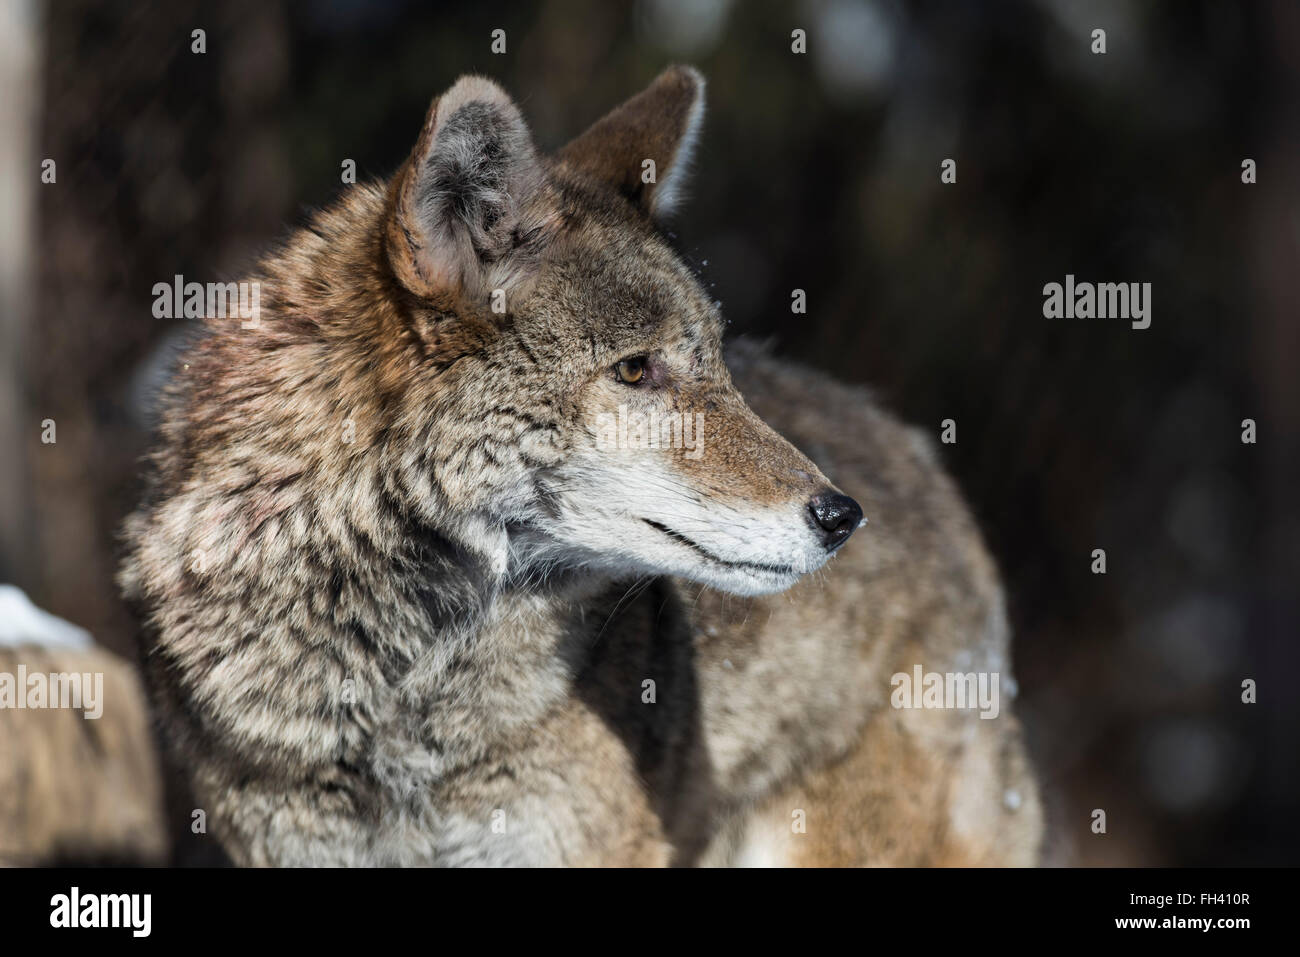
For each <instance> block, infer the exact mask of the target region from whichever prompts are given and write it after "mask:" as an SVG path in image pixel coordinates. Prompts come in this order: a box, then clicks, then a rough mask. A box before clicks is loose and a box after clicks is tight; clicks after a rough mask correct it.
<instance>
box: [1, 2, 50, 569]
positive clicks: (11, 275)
mask: <svg viewBox="0 0 1300 957" xmlns="http://www.w3.org/2000/svg"><path fill="white" fill-rule="evenodd" d="M40 13H41V11H40V9H39V7H38V5H37V4H36V2H35V0H13V2H10V3H5V4H0V90H3V91H4V95H3V96H0V581H11V582H14V583H15V584H17V585H19V586H30V584H31V583H30V582H28V581H24V580H23V578H24V576H25V575H26V574H27V570H28V569H29V568H30V567H31V562H30V557H31V545H32V524H31V510H30V508H29V505H28V503H29V502H30V501H31V497H30V495H29V491H30V488H29V475H28V469H27V450H28V444H29V442H30V441H31V439H32V436H33V435H34V429H35V428H37V427H38V425H39V423H38V422H37V421H36V420H35V418H34V416H33V415H32V414H31V412H30V410H29V408H28V405H27V377H26V375H25V374H24V370H25V368H26V357H27V350H28V347H29V342H30V337H29V335H28V327H29V325H30V323H31V320H32V309H31V305H32V296H33V292H34V288H35V287H34V283H33V280H32V270H31V267H32V261H33V256H32V250H33V248H34V247H35V242H36V237H35V232H36V219H35V207H36V188H37V186H38V185H39V183H40V178H39V177H40V167H39V160H38V158H37V155H36V148H35V147H36V143H35V139H36V128H37V126H36V120H37V116H38V114H39V105H40V83H39V78H40V58H41V57H40V46H41V45H40V39H39V38H40V28H41V18H40Z"/></svg>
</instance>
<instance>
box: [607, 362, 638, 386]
mask: <svg viewBox="0 0 1300 957" xmlns="http://www.w3.org/2000/svg"><path fill="white" fill-rule="evenodd" d="M614 373H615V374H616V375H617V376H618V381H619V382H626V383H627V384H628V385H636V383H638V382H640V381H641V379H642V377H643V376H645V356H633V357H632V358H630V359H624V360H623V361H621V362H620V363H619V364H618V365H616V366H614Z"/></svg>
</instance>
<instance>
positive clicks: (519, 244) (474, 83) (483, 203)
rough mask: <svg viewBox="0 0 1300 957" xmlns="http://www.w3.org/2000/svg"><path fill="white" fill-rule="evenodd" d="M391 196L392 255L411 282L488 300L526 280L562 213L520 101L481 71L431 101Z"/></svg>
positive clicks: (388, 230)
mask: <svg viewBox="0 0 1300 957" xmlns="http://www.w3.org/2000/svg"><path fill="white" fill-rule="evenodd" d="M389 203H390V209H389V213H388V218H387V221H386V223H385V226H384V233H385V236H384V241H385V244H386V246H387V249H388V258H389V262H390V263H391V264H392V267H393V271H394V273H395V274H396V275H397V278H398V280H399V281H400V282H401V283H402V285H404V286H405V287H406V288H408V289H410V290H411V291H412V292H414V293H415V294H416V295H419V296H422V297H426V298H432V297H437V296H442V295H446V294H448V293H452V294H459V295H464V296H467V297H469V298H472V299H480V298H485V297H487V296H488V295H489V294H490V293H491V291H492V290H493V289H498V288H507V289H508V288H510V287H512V286H514V285H516V284H517V283H518V282H520V281H521V280H522V279H525V278H526V277H527V275H528V274H529V273H530V272H531V271H532V270H533V269H534V268H535V266H536V264H537V261H538V260H539V259H540V256H541V253H542V250H543V249H544V247H545V245H546V243H547V241H548V240H549V238H550V236H551V235H552V233H553V232H554V228H555V226H556V225H557V224H558V222H559V204H558V202H557V201H556V199H555V196H554V193H553V190H552V189H551V187H550V185H549V183H548V181H547V178H546V174H545V172H544V171H543V169H542V166H541V163H540V162H539V161H538V158H537V152H536V150H535V149H534V147H533V142H532V137H531V136H530V135H529V132H528V127H527V125H526V124H525V123H524V120H523V117H522V116H521V115H520V113H519V108H518V107H517V106H515V104H514V102H513V101H512V100H511V99H510V97H509V96H507V95H506V93H505V92H504V91H503V90H502V89H501V88H500V87H499V86H497V85H496V84H495V83H493V82H492V81H490V80H486V79H484V78H482V77H475V76H466V77H461V79H459V80H458V81H456V84H455V85H454V86H452V88H451V89H450V90H448V91H447V92H446V93H444V94H443V95H442V96H441V97H439V98H438V99H436V100H434V102H433V105H432V106H430V107H429V114H428V117H427V118H426V120H425V123H424V129H423V131H422V132H421V134H420V139H419V141H418V142H417V143H416V144H415V149H414V150H412V151H411V156H410V158H409V159H408V160H407V161H406V165H405V166H403V167H402V169H401V171H400V172H399V173H398V175H397V177H396V178H395V179H394V181H393V186H392V192H391V194H390V198H389Z"/></svg>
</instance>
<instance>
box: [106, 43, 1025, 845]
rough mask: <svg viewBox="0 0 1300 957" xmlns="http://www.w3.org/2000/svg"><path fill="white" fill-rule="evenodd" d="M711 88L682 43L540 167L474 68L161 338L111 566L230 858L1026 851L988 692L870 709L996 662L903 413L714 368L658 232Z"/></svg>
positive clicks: (968, 526)
mask: <svg viewBox="0 0 1300 957" xmlns="http://www.w3.org/2000/svg"><path fill="white" fill-rule="evenodd" d="M703 112H704V82H703V80H702V78H701V76H700V75H699V74H698V73H697V72H696V71H695V70H693V69H691V68H688V67H673V68H670V69H668V70H667V71H666V72H664V73H663V74H661V75H660V76H659V77H658V78H657V79H656V80H655V81H654V82H653V83H652V84H651V85H650V86H649V87H648V88H647V89H645V90H644V91H643V92H641V93H640V94H638V95H637V96H634V97H633V98H632V99H630V100H628V101H627V102H626V103H624V104H623V105H621V106H619V107H617V108H616V109H614V110H613V111H612V112H611V113H609V114H608V115H606V116H605V117H604V118H603V119H601V120H599V121H598V122H597V123H596V124H595V125H594V126H592V127H591V128H590V129H588V130H587V131H586V132H585V133H583V134H582V135H581V136H579V137H578V138H577V139H575V140H573V141H572V142H571V143H569V144H568V145H567V146H565V147H564V148H563V149H561V150H560V151H559V152H558V153H556V154H555V155H554V156H550V157H548V156H544V155H542V154H541V153H540V152H539V151H538V150H537V149H536V148H535V147H534V145H533V142H532V138H531V135H530V133H529V130H528V128H527V126H526V125H525V122H524V120H523V118H522V116H521V114H520V111H519V109H518V107H517V106H516V105H515V103H514V102H513V101H512V100H511V99H510V98H509V97H508V96H507V95H506V93H504V92H503V91H502V89H501V88H500V87H499V86H497V85H496V84H495V83H493V82H491V81H489V80H486V79H483V78H480V77H464V78H462V79H460V80H459V81H458V82H456V83H455V85H453V86H452V87H451V88H450V89H449V90H448V91H447V92H446V93H444V94H443V95H442V96H441V97H438V98H437V99H436V100H434V102H433V105H432V106H431V108H430V109H429V112H428V116H427V119H426V121H425V124H424V127H423V129H422V131H421V133H420V136H419V139H418V141H417V142H416V144H415V147H414V149H413V151H412V153H411V155H410V157H409V159H408V160H407V161H406V162H405V164H404V165H403V166H402V167H401V169H400V170H399V171H398V173H397V174H396V176H395V177H394V178H393V179H392V180H391V182H389V183H380V184H374V185H358V186H354V187H350V188H349V189H348V191H347V192H346V193H345V194H344V195H343V197H342V198H341V199H340V200H339V201H338V202H337V203H336V204H335V205H334V206H333V207H331V208H328V209H326V210H324V211H322V212H320V213H318V214H316V215H315V216H314V218H313V219H312V220H311V222H310V223H309V224H308V225H307V226H306V227H305V228H302V229H300V230H298V231H297V232H295V233H293V234H292V235H291V236H290V237H289V239H288V240H287V242H286V243H285V244H284V245H283V246H282V247H281V248H280V250H279V251H278V252H275V253H273V254H271V255H270V256H268V257H267V258H266V259H265V260H264V261H263V262H262V263H261V265H260V266H259V267H258V271H257V274H256V276H255V279H256V280H257V282H259V284H260V289H261V315H260V319H259V321H258V322H256V323H253V324H251V327H250V324H248V323H241V322H239V321H238V320H221V321H216V322H210V323H208V326H209V328H205V329H204V330H203V332H202V335H200V336H199V337H197V338H196V339H195V341H194V342H193V343H192V344H191V345H190V346H189V347H188V349H187V350H186V351H185V352H184V354H183V355H182V356H181V357H180V359H179V361H178V363H177V367H176V370H175V374H174V377H173V379H172V380H171V382H170V383H169V385H168V386H167V388H166V390H165V393H164V397H163V418H162V424H161V427H160V436H159V439H158V444H157V448H156V451H155V452H154V454H153V456H152V463H151V469H150V471H151V475H152V477H151V479H150V481H149V484H148V488H147V491H146V494H145V497H144V501H143V504H142V505H141V507H140V508H139V509H138V511H137V512H136V513H135V514H134V515H133V516H132V517H130V518H129V519H128V521H127V525H126V530H125V539H126V546H127V547H126V557H125V562H124V565H123V568H122V571H121V576H120V579H121V584H122V587H123V589H124V591H125V593H126V595H127V596H128V598H129V599H130V600H131V601H132V602H133V604H134V605H135V606H136V607H137V608H138V609H139V611H140V614H141V616H142V619H143V622H144V628H145V633H146V635H147V641H146V645H145V659H146V663H147V676H148V681H149V685H150V688H151V695H152V698H153V701H154V705H155V708H156V711H157V715H158V719H159V721H160V722H161V730H162V733H163V735H164V737H165V738H166V739H167V740H168V741H169V742H170V743H171V744H172V745H174V749H175V756H176V758H177V760H178V761H179V763H180V764H181V766H182V767H183V768H184V769H185V771H186V773H187V774H188V775H189V779H190V781H191V783H192V786H193V790H194V794H195V797H196V800H197V802H198V807H199V808H201V809H202V810H203V811H204V812H205V813H206V819H207V821H208V826H209V828H210V830H211V832H212V833H213V835H214V836H215V837H216V838H217V839H218V840H219V841H220V842H221V843H222V845H223V846H224V848H225V849H226V850H227V852H228V853H229V854H230V856H231V857H232V858H233V859H234V860H235V861H236V862H237V863H239V864H245V865H289V864H306V865H390V864H436V865H544V866H547V865H620V866H621V865H669V864H673V865H690V864H698V865H722V864H768V865H778V866H785V865H859V864H921V865H924V864H1030V863H1033V862H1035V859H1036V855H1037V849H1038V844H1039V832H1040V816H1041V815H1040V808H1039V801H1038V796H1037V792H1036V788H1035V784H1034V781H1033V778H1032V774H1031V771H1030V768H1029V766H1028V763H1027V760H1026V756H1025V751H1024V748H1023V745H1022V741H1021V732H1020V729H1019V726H1018V724H1017V723H1016V720H1015V719H1014V717H1013V716H1012V715H1011V713H1010V709H1009V708H1007V707H1003V708H1002V709H1001V710H1000V712H999V713H998V715H997V717H996V718H995V719H994V720H983V719H981V717H980V716H979V714H978V713H977V712H975V711H973V710H969V709H962V708H946V709H945V708H940V709H932V708H931V709H909V708H900V707H891V702H890V696H891V686H890V682H891V676H892V675H894V674H896V673H910V672H911V671H912V670H913V668H914V667H915V666H923V667H924V668H925V669H926V670H927V671H938V672H980V673H992V674H1001V675H1006V674H1007V673H1008V661H1007V651H1008V629H1007V621H1006V614H1005V610H1004V607H1003V599H1002V595H1001V591H1000V587H999V584H998V579H997V574H996V571H995V568H994V566H993V563H992V562H991V560H990V558H989V556H988V554H987V552H986V551H985V548H984V546H983V545H982V543H981V540H980V536H979V533H978V531H977V529H976V527H975V525H974V523H973V521H972V519H971V517H970V516H969V514H968V513H967V510H966V508H965V507H964V505H963V504H962V500H961V497H960V495H959V494H958V493H957V491H956V490H955V488H954V486H953V485H952V483H951V482H950V481H949V480H948V478H946V477H945V475H944V473H943V471H942V468H941V467H940V464H939V462H938V461H937V459H936V456H935V453H934V452H933V450H932V448H931V446H930V444H929V442H928V441H927V439H926V437H925V436H923V435H922V434H921V433H919V432H917V431H913V430H912V429H909V428H907V427H905V426H903V425H901V424H900V423H898V422H897V421H895V420H894V419H892V418H891V417H890V416H889V415H887V414H886V413H884V412H882V411H881V410H880V409H878V408H877V407H876V406H875V405H873V403H872V401H871V400H870V399H869V398H868V396H867V395H866V394H865V393H863V392H861V391H858V390H856V389H852V388H848V387H846V386H843V385H839V384H836V383H834V382H831V381H828V380H827V379H826V378H825V377H824V376H822V375H820V374H818V373H815V372H813V371H810V370H806V369H801V368H797V367H795V366H792V365H789V364H786V363H784V362H781V361H778V360H777V359H775V358H773V357H771V356H770V355H768V354H767V353H766V352H765V351H764V350H762V349H759V348H757V347H754V346H752V345H746V344H744V343H743V342H741V343H737V344H736V345H735V346H734V347H733V348H731V349H729V350H726V359H725V361H724V348H723V344H722V325H723V323H722V319H721V316H720V313H719V308H718V304H717V303H715V302H714V301H713V300H712V299H711V298H710V297H709V295H708V294H707V292H706V291H705V289H704V287H703V286H702V284H701V283H700V281H699V280H698V278H697V277H696V275H695V273H694V272H693V270H692V269H691V268H690V267H689V266H688V265H687V264H686V263H685V262H684V261H683V259H682V257H681V256H680V255H679V254H678V253H677V252H676V251H674V249H673V248H672V246H671V244H670V243H669V241H668V239H667V238H666V236H665V233H664V232H663V231H662V228H661V225H660V224H661V223H662V222H663V221H664V219H665V217H667V216H668V215H669V214H670V213H672V212H673V211H674V209H675V208H676V207H677V206H678V205H679V203H680V200H681V197H682V188H683V182H684V178H685V175H686V167H687V166H688V164H689V162H690V157H691V152H692V147H693V145H694V144H695V142H696V139H697V137H698V136H699V132H700V127H701V120H702V117H703ZM742 396H743V397H742ZM620 416H621V417H622V418H621V419H620V418H619V417H620ZM637 416H640V417H641V418H642V419H643V420H646V419H647V418H650V419H653V418H654V417H658V419H659V420H663V419H665V418H668V419H671V417H672V416H678V417H679V421H684V420H685V418H689V419H690V421H691V423H692V424H695V423H698V428H694V427H693V428H692V436H691V442H690V443H689V444H690V446H691V447H689V448H688V447H686V445H687V443H683V442H674V441H648V440H647V436H646V435H645V434H644V430H638V429H636V428H632V429H618V430H615V433H616V434H615V435H614V436H613V437H611V436H610V435H609V434H604V433H608V432H609V431H610V430H609V429H608V428H606V427H605V426H607V425H608V423H609V422H611V421H622V422H627V421H629V420H631V419H634V418H636V417H637ZM768 423H770V425H769V424H768ZM773 425H774V426H776V430H774V429H773V428H772V426H773ZM778 433H779V434H778ZM782 436H784V437H782ZM669 438H672V436H671V435H670V436H669ZM792 443H793V444H792ZM850 496H851V497H850ZM859 503H861V504H859ZM864 510H865V513H866V517H864V515H863V512H864ZM868 520H869V524H868ZM850 538H852V539H853V540H852V542H849V539H850ZM846 542H848V544H847V546H846ZM832 555H834V556H835V558H834V560H833V561H830V559H831V558H832Z"/></svg>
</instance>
